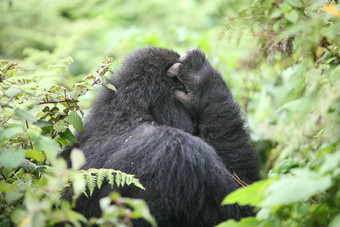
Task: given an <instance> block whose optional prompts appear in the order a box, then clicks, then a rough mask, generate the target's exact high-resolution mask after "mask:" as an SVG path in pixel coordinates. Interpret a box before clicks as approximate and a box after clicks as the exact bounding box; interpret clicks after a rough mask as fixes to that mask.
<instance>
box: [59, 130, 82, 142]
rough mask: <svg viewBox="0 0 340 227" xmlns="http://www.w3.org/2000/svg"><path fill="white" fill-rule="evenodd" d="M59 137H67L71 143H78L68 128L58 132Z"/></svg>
mask: <svg viewBox="0 0 340 227" xmlns="http://www.w3.org/2000/svg"><path fill="white" fill-rule="evenodd" d="M59 135H60V137H61V138H63V139H67V140H68V141H71V142H72V143H78V140H77V138H76V137H75V136H74V135H73V134H72V132H71V131H70V129H67V130H66V131H65V132H62V133H59Z"/></svg>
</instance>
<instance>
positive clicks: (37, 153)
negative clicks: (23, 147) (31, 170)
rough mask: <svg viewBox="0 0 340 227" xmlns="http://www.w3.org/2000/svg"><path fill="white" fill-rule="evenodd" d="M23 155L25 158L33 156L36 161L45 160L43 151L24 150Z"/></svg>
mask: <svg viewBox="0 0 340 227" xmlns="http://www.w3.org/2000/svg"><path fill="white" fill-rule="evenodd" d="M25 155H26V157H27V158H33V159H34V160H36V161H37V162H44V161H45V155H44V153H43V152H41V151H38V150H27V151H26V152H25Z"/></svg>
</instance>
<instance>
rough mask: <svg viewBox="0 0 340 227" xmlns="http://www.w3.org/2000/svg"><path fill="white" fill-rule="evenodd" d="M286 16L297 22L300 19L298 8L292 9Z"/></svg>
mask: <svg viewBox="0 0 340 227" xmlns="http://www.w3.org/2000/svg"><path fill="white" fill-rule="evenodd" d="M285 18H286V19H287V20H289V21H290V22H292V23H296V22H297V21H298V19H299V13H298V12H297V11H296V10H291V11H290V12H288V13H285Z"/></svg>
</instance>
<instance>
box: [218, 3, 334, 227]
mask: <svg viewBox="0 0 340 227" xmlns="http://www.w3.org/2000/svg"><path fill="white" fill-rule="evenodd" d="M326 3H327V1H300V0H294V1H290V0H281V1H274V0H265V1H254V2H253V4H252V7H251V8H248V9H245V10H242V11H240V12H239V14H238V15H237V17H236V18H234V19H235V20H237V21H238V20H242V19H244V20H243V22H244V21H245V22H251V26H252V29H253V32H254V33H255V34H257V35H258V43H259V45H261V47H262V48H261V49H259V50H258V54H257V56H258V59H257V66H256V68H255V69H253V70H251V71H250V75H251V76H252V77H253V78H254V77H256V78H260V79H259V80H260V81H261V84H256V86H255V85H253V86H252V87H250V93H249V94H250V95H249V97H247V99H249V100H250V101H249V103H248V105H247V107H248V108H247V111H248V113H250V114H251V128H252V129H253V130H255V132H254V139H255V141H258V143H263V142H264V141H266V144H267V145H266V146H265V150H264V151H263V152H265V153H264V154H263V156H265V157H264V168H265V172H267V171H269V175H268V176H269V178H268V179H266V180H263V181H260V182H258V183H256V184H253V185H251V186H249V187H247V188H242V189H240V190H237V191H235V192H234V193H232V194H230V195H229V196H228V197H227V198H226V199H225V200H224V201H223V204H231V203H235V202H238V203H240V204H251V205H253V206H255V207H257V208H258V210H259V213H258V215H257V217H256V218H247V219H244V220H242V221H241V222H240V223H235V222H234V221H227V222H225V223H223V224H221V225H220V226H257V225H258V226H327V225H329V226H338V225H339V224H340V215H339V211H340V152H339V151H340V134H339V128H340V115H339V111H340V109H339V108H340V90H339V87H340V65H339V63H340V52H339V47H340V39H339V31H340V10H339V9H340V5H339V4H338V3H337V1H328V4H326ZM268 63H270V65H271V66H268ZM257 138H260V140H258V139H257ZM268 141H269V142H268ZM260 152H261V150H260Z"/></svg>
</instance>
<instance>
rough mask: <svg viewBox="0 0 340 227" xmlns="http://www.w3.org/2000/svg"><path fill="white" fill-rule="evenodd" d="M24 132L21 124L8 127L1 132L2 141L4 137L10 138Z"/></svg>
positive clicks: (0, 139) (0, 138)
mask: <svg viewBox="0 0 340 227" xmlns="http://www.w3.org/2000/svg"><path fill="white" fill-rule="evenodd" d="M23 132H24V130H23V128H22V127H21V126H14V127H10V128H6V129H5V130H3V131H2V132H1V133H0V141H3V140H4V139H10V138H12V137H14V136H16V135H19V134H21V133H23Z"/></svg>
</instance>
